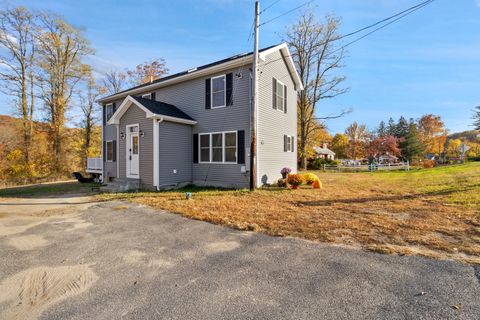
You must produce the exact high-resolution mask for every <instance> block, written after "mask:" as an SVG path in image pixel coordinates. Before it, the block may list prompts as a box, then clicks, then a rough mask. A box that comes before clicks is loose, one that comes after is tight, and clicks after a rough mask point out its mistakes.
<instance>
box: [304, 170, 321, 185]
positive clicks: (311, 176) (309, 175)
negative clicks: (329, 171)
mask: <svg viewBox="0 0 480 320" xmlns="http://www.w3.org/2000/svg"><path fill="white" fill-rule="evenodd" d="M303 178H304V179H305V183H306V184H308V185H311V184H313V183H314V182H315V180H319V179H318V177H317V175H316V174H313V173H310V172H307V173H304V174H303Z"/></svg>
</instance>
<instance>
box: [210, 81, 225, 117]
mask: <svg viewBox="0 0 480 320" xmlns="http://www.w3.org/2000/svg"><path fill="white" fill-rule="evenodd" d="M211 81H212V83H211V86H212V109H214V108H222V107H225V100H226V96H225V94H226V92H225V75H223V76H219V77H215V78H212V79H211Z"/></svg>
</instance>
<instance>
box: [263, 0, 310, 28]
mask: <svg viewBox="0 0 480 320" xmlns="http://www.w3.org/2000/svg"><path fill="white" fill-rule="evenodd" d="M314 1H315V0H310V1H307V2H305V3H304V4H301V5H299V6H298V7H295V8H293V9H291V10H288V11H287V12H284V13H282V14H281V15H279V16H276V17H275V18H272V19H270V20H267V21H265V22H263V23H261V24H260V27H261V26H263V25H266V24H267V23H270V22H272V21H274V20H277V19H278V18H281V17H283V16H286V15H287V14H289V13H291V12H293V11H295V10H298V9H300V8H302V7H305V6H306V5H309V4H310V3H312V2H314Z"/></svg>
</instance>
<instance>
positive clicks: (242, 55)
mask: <svg viewBox="0 0 480 320" xmlns="http://www.w3.org/2000/svg"><path fill="white" fill-rule="evenodd" d="M276 46H278V44H276V45H273V46H270V47H266V48H262V49H260V50H259V52H263V51H266V50H268V49H271V48H273V47H276ZM250 55H253V52H248V53H243V54H237V55H234V56H231V57H229V58H226V59H222V60H218V61H215V62H212V63H209V64H205V65H203V66H200V67H197V68H192V69H189V70H186V71H182V72H179V73H175V74H172V75H169V76H166V77H162V78H158V79H156V80H154V81H152V82H148V83H144V84H141V85H139V86H136V87H133V88H129V89H126V90H123V91H120V92H117V93H115V94H112V95H109V96H106V97H104V98H102V99H108V98H109V97H111V96H114V95H117V94H122V93H124V92H127V91H130V90H134V89H138V88H141V87H145V86H149V85H151V84H153V83H159V82H163V81H166V80H170V79H173V78H177V77H180V76H183V75H186V74H189V73H194V72H196V71H200V70H203V69H207V68H210V67H213V66H216V65H219V64H222V63H225V62H230V61H233V60H236V59H240V58H244V57H247V56H250Z"/></svg>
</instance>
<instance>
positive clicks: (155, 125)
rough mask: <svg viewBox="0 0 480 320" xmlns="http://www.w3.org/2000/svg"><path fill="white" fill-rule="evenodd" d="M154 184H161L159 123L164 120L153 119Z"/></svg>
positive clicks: (157, 185)
mask: <svg viewBox="0 0 480 320" xmlns="http://www.w3.org/2000/svg"><path fill="white" fill-rule="evenodd" d="M152 121H153V186H154V187H155V188H157V189H158V187H159V185H160V154H159V149H160V148H159V147H160V146H159V145H158V144H159V143H160V141H159V138H160V136H159V134H160V133H159V125H160V122H161V121H162V120H157V119H153V120H152Z"/></svg>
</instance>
